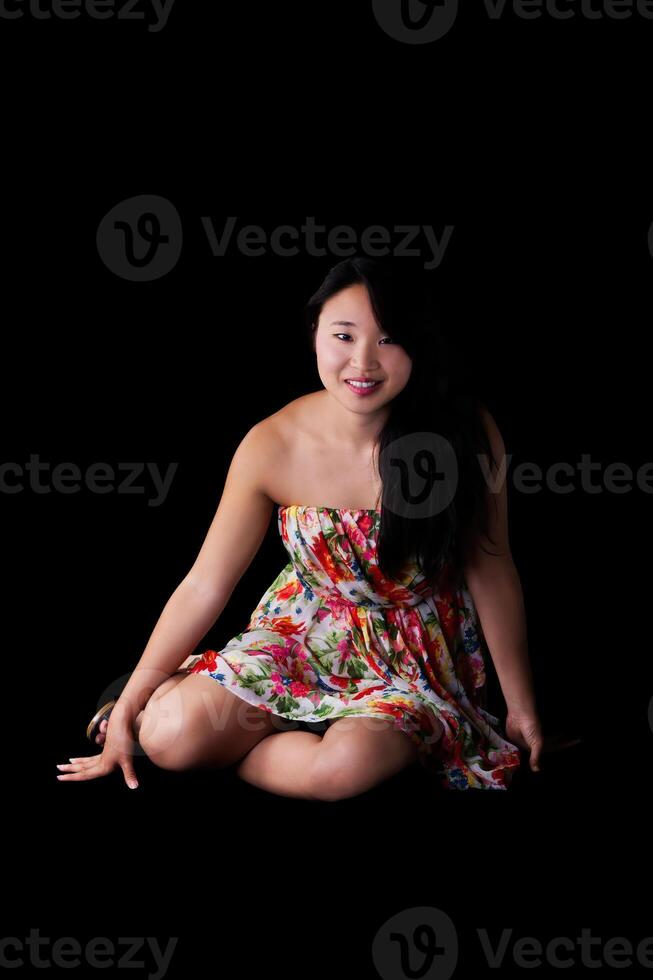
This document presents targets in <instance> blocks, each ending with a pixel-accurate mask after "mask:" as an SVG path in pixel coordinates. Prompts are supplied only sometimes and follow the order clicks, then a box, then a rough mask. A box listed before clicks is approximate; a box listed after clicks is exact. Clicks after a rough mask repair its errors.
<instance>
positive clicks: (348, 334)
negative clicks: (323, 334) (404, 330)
mask: <svg viewBox="0 0 653 980" xmlns="http://www.w3.org/2000/svg"><path fill="white" fill-rule="evenodd" d="M333 336H334V337H351V334H350V333H334V335H333ZM383 339H384V340H388V341H390V343H391V344H394V340H393V339H392V338H391V337H384V338H383Z"/></svg>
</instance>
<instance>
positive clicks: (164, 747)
mask: <svg viewBox="0 0 653 980" xmlns="http://www.w3.org/2000/svg"><path fill="white" fill-rule="evenodd" d="M164 700H165V695H164V696H163V697H161V698H160V699H157V700H156V701H155V702H152V700H151V699H150V701H148V703H147V705H146V706H145V708H144V711H143V718H142V720H141V727H140V730H139V733H138V741H139V743H140V746H141V748H142V749H143V751H144V752H145V754H146V755H147V756H148V757H149V759H150V761H151V762H153V763H154V764H155V765H156V766H159V767H160V768H162V769H177V770H179V769H187V768H189V766H190V764H191V760H190V759H189V753H188V747H187V746H186V745H185V741H186V740H185V739H184V737H183V726H182V723H181V713H180V712H174V711H171V710H167V711H165V712H163V711H161V710H160V704H162V703H163V701H164ZM157 701H158V702H159V703H157Z"/></svg>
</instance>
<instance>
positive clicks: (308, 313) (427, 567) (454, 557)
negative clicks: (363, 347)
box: [304, 256, 497, 584]
mask: <svg viewBox="0 0 653 980" xmlns="http://www.w3.org/2000/svg"><path fill="white" fill-rule="evenodd" d="M411 261H412V260H410V259H407V258H405V257H402V258H395V257H392V256H390V257H389V258H383V259H376V258H371V257H369V256H353V257H351V258H347V259H345V260H343V261H342V262H338V263H337V264H336V265H334V266H333V267H332V268H331V269H330V270H329V272H328V273H327V275H326V277H325V279H324V281H323V282H322V285H321V286H320V287H319V289H318V290H317V292H316V293H314V294H313V296H311V298H310V300H309V301H308V303H307V304H306V306H305V307H304V317H305V321H306V326H307V329H308V342H309V344H310V346H311V349H312V350H313V351H314V350H315V332H316V330H317V325H318V319H319V315H320V312H321V310H322V305H323V303H325V302H326V300H327V299H329V297H331V296H333V295H334V294H335V293H338V292H340V290H342V289H345V288H346V287H347V286H351V285H353V284H354V283H363V284H364V285H365V286H366V288H367V291H368V294H369V297H370V302H371V304H372V308H373V310H374V314H375V316H376V319H377V322H378V324H379V326H380V327H381V329H382V330H383V331H384V332H385V333H387V334H389V335H390V337H391V338H392V340H393V341H394V342H395V343H399V344H401V346H402V347H403V348H404V350H405V351H406V353H407V354H408V355H409V357H410V358H411V359H412V369H411V374H410V377H409V379H408V382H407V384H406V385H405V387H404V388H403V390H402V391H401V392H400V393H399V394H398V395H397V397H396V398H395V399H393V401H392V403H391V405H390V409H391V411H390V415H389V417H388V419H387V421H386V423H385V426H384V427H383V429H382V430H381V432H380V433H379V436H378V439H377V442H376V445H375V450H376V451H377V452H378V460H379V474H380V477H381V482H382V485H383V490H382V506H381V521H380V526H379V534H378V539H377V560H378V563H379V567H380V569H381V571H382V573H383V574H384V575H385V576H386V577H390V578H400V577H401V574H402V571H403V570H404V569H405V565H406V562H409V561H415V560H416V561H417V564H418V568H419V570H420V571H421V572H423V574H424V575H425V576H426V577H427V578H428V579H429V580H436V581H439V580H440V579H441V576H442V575H443V574H446V576H447V578H448V580H450V581H454V582H455V583H457V584H460V582H461V576H462V572H463V562H464V555H465V554H466V553H467V552H466V548H467V545H468V544H469V543H470V542H472V541H476V540H477V536H478V535H479V534H480V533H482V534H483V535H484V536H485V538H487V539H488V540H490V541H492V543H493V544H495V542H494V539H493V538H492V537H490V535H489V534H488V524H487V501H488V497H487V484H486V474H485V473H484V472H483V470H482V468H481V464H480V462H479V459H480V454H485V455H486V456H487V458H488V459H487V465H488V467H489V466H491V467H492V469H491V472H492V474H494V473H495V472H496V467H497V461H496V460H495V459H494V457H493V454H492V449H491V446H490V442H489V439H488V435H487V432H486V429H485V426H484V423H483V420H482V418H481V408H482V406H481V402H480V400H479V396H478V394H477V392H476V390H475V383H474V381H473V378H472V375H471V373H470V372H469V371H468V370H467V367H466V358H465V356H464V351H462V352H461V351H460V350H457V349H456V344H455V343H453V342H452V341H451V339H450V338H449V337H447V335H446V334H445V333H444V331H443V329H442V325H441V322H440V317H439V315H438V313H437V311H436V305H435V301H434V297H433V294H432V291H431V288H430V286H429V283H428V282H427V281H426V278H425V273H424V271H423V269H421V267H420V269H419V270H418V269H417V267H416V266H413V265H412V264H411ZM418 432H419V433H424V432H427V433H437V434H438V437H444V438H445V439H446V440H448V442H449V444H450V445H451V447H452V449H453V452H454V453H455V457H456V462H457V471H458V472H457V478H456V486H455V492H454V493H453V496H452V498H451V500H450V503H449V504H448V506H447V507H446V508H444V509H440V511H439V512H438V513H436V514H432V515H430V516H426V517H421V518H420V517H417V518H416V517H414V516H412V515H409V516H406V515H404V514H402V513H401V510H402V508H401V507H399V508H397V507H395V506H393V501H397V500H400V499H401V495H402V494H404V493H405V487H404V486H403V485H402V475H401V473H400V471H399V470H398V468H397V467H396V466H395V465H393V462H392V460H391V455H392V454H391V453H389V452H384V450H385V449H386V448H387V447H388V446H390V445H391V444H392V443H394V441H395V440H397V439H401V438H402V437H405V436H408V435H409V434H410V433H418ZM481 547H483V550H484V551H486V552H487V549H486V548H485V547H484V545H483V544H481ZM450 576H452V578H450Z"/></svg>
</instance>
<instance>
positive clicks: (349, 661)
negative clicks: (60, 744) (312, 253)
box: [60, 257, 543, 800]
mask: <svg viewBox="0 0 653 980" xmlns="http://www.w3.org/2000/svg"><path fill="white" fill-rule="evenodd" d="M402 263H404V264H402ZM421 275H422V276H423V273H422V274H421ZM306 320H307V333H308V338H309V341H310V343H311V346H312V350H313V351H314V354H315V357H316V359H317V369H318V372H319V376H320V379H321V381H322V384H323V386H324V387H323V388H322V389H321V390H319V391H315V392H312V393H311V394H308V395H305V396H304V397H301V398H298V399H296V400H294V401H292V402H290V403H289V404H288V405H286V406H284V407H283V408H282V409H281V410H280V411H278V412H276V413H274V414H273V415H271V416H269V417H267V418H265V419H263V420H262V421H261V422H259V423H258V424H256V425H255V426H254V427H253V428H252V429H250V431H249V432H247V434H246V435H245V437H244V439H243V440H242V442H241V443H240V445H239V446H238V448H237V450H236V452H235V454H234V457H233V460H232V462H231V466H230V469H229V472H228V475H227V479H226V482H225V487H224V491H223V494H222V497H221V500H220V504H219V506H218V509H217V512H216V514H215V517H214V519H213V522H212V524H211V526H210V528H209V530H208V533H207V536H206V539H205V541H204V543H203V545H202V548H201V550H200V552H199V554H198V556H197V559H196V561H195V563H194V565H193V567H192V568H191V570H190V572H189V573H188V575H187V576H186V578H185V579H184V580H183V581H182V582H181V584H180V585H179V587H178V588H177V589H176V591H175V592H174V593H173V595H172V596H171V598H170V600H169V601H168V603H167V604H166V606H165V608H164V610H163V612H162V614H161V617H160V619H159V621H158V622H157V624H156V627H155V629H154V631H153V633H152V636H151V637H150V639H149V641H148V644H147V646H146V649H145V651H144V653H143V656H142V657H141V659H140V661H139V662H138V664H137V665H136V668H135V669H134V671H133V673H132V674H131V675H130V678H129V681H128V683H127V685H126V687H125V689H124V690H123V692H122V694H121V695H120V697H119V698H118V699H117V700H116V701H115V702H113V701H112V702H110V703H109V705H106V706H105V707H104V709H102V710H101V711H100V712H99V713H98V715H96V717H95V718H94V719H93V721H92V723H91V725H90V726H89V731H88V733H87V734H88V735H89V738H91V739H94V740H95V741H96V742H97V743H98V744H100V745H102V746H103V748H102V752H101V754H100V755H94V756H88V757H82V758H77V759H73V760H71V763H70V765H64V766H60V768H61V769H62V770H64V772H63V774H62V775H61V777H60V778H61V779H63V780H71V781H74V780H83V779H93V778H95V777H96V776H101V775H105V774H106V773H109V772H111V771H113V769H115V768H116V767H117V766H120V767H121V768H122V770H123V773H124V776H125V779H126V781H127V782H128V785H136V774H135V770H134V765H133V756H134V755H135V754H137V753H138V752H139V751H144V752H145V754H147V755H148V756H149V758H150V759H151V760H152V761H153V762H154V763H155V764H157V765H159V766H162V767H164V768H167V769H173V770H180V769H188V768H194V767H221V766H228V765H236V766H237V768H236V772H237V773H238V775H239V776H241V777H242V778H243V779H245V780H247V781H248V782H250V783H252V784H254V785H255V786H258V787H260V788H263V789H266V790H268V791H270V792H273V793H278V794H281V795H285V796H294V797H305V798H310V799H326V800H334V799H341V798H343V797H348V796H353V795H355V794H358V793H361V792H363V791H365V790H367V789H369V788H370V787H372V786H374V785H375V784H377V783H379V782H380V781H382V780H384V779H387V778H388V777H390V776H392V775H393V774H395V773H397V772H399V770H401V769H402V768H403V767H405V766H407V765H414V764H421V765H423V766H424V768H425V769H426V770H427V771H429V772H431V773H432V774H433V775H435V776H436V777H437V778H438V779H439V781H440V783H441V785H442V786H443V787H444V788H446V789H469V788H475V789H506V788H507V787H508V785H509V784H510V780H511V778H512V776H513V774H514V772H515V770H516V769H517V768H518V767H519V765H520V749H521V750H523V749H528V750H529V752H530V766H531V769H533V770H535V771H536V770H538V769H539V756H540V753H541V750H542V745H543V738H542V732H541V725H540V720H539V718H538V714H537V711H536V705H535V697H534V691H533V685H532V676H531V672H530V665H529V662H528V654H527V650H526V627H525V618H524V607H523V600H522V593H521V587H520V582H519V576H518V574H517V570H516V568H515V566H514V563H513V560H512V556H511V552H510V546H509V541H508V528H507V510H506V487H505V473H504V471H503V466H504V465H505V462H504V445H503V441H502V438H501V435H500V433H499V430H498V428H497V426H496V423H495V422H494V420H493V418H492V416H491V415H490V413H489V412H488V411H487V409H486V408H485V407H484V406H483V405H481V404H480V403H479V401H478V399H477V397H475V395H474V393H473V392H472V391H471V390H470V385H469V383H468V382H467V381H465V380H464V374H463V372H461V371H460V366H459V362H457V361H456V360H455V359H454V358H452V356H451V353H450V347H449V346H448V344H447V343H446V341H445V338H444V335H443V334H442V331H441V330H440V329H439V327H438V321H437V317H436V315H435V313H434V310H433V306H432V301H431V296H430V293H429V291H428V289H427V287H426V285H425V283H424V282H423V281H422V279H421V277H420V276H419V275H417V276H416V275H414V274H413V270H412V267H406V266H405V260H402V259H399V260H397V259H388V260H373V259H370V258H366V257H356V258H352V259H347V260H345V261H343V262H340V263H338V264H337V265H336V266H334V267H333V268H332V269H331V271H330V272H329V274H328V275H327V277H326V279H325V281H324V283H323V284H322V286H321V287H320V289H319V290H318V291H317V293H316V294H315V295H314V296H313V297H312V298H311V300H310V301H309V303H308V305H307V307H306ZM438 448H439V449H441V450H442V452H438ZM438 457H439V458H438ZM438 467H440V468H442V467H444V469H445V470H446V471H447V472H446V473H445V478H444V479H442V475H441V474H440V477H439V476H438ZM495 479H496V483H495ZM275 507H277V520H278V527H279V531H280V534H281V537H282V540H283V543H284V546H285V547H286V550H287V551H288V554H289V558H290V561H289V562H288V564H287V565H286V566H285V568H283V570H282V571H281V572H280V574H279V575H278V577H277V578H276V579H275V581H274V582H273V583H272V585H271V586H270V588H269V589H268V590H267V592H266V593H265V594H264V596H263V597H262V598H261V600H260V602H259V604H258V606H257V608H256V609H255V610H254V612H253V613H252V616H251V618H250V621H249V623H248V625H247V628H246V630H245V631H244V632H243V633H239V634H238V635H237V636H235V637H234V638H233V639H231V640H230V641H229V642H228V643H227V645H226V646H225V647H224V648H223V649H222V650H220V651H216V650H211V649H206V650H204V651H203V652H202V654H201V655H200V656H197V655H194V654H193V652H192V651H194V650H195V648H196V645H197V644H198V643H199V642H200V641H201V639H202V637H203V636H204V635H205V634H206V632H207V630H208V629H209V628H210V627H211V626H212V625H213V624H214V623H215V621H216V620H217V618H218V617H219V615H220V613H221V612H222V610H223V609H224V607H225V605H226V603H227V602H228V600H229V598H230V596H231V594H232V592H233V590H234V588H235V586H236V584H237V583H238V581H239V580H240V578H241V577H242V575H243V573H244V572H245V570H246V569H247V568H248V566H249V565H250V563H251V561H252V560H253V558H254V556H255V554H256V552H257V550H258V548H259V546H260V544H261V542H262V540H263V538H264V536H265V533H266V530H267V528H268V526H269V522H270V519H271V517H272V515H273V512H274V509H275ZM488 649H489V652H490V655H491V657H492V659H493V662H494V665H495V667H496V669H497V674H498V677H499V682H500V684H501V689H502V693H503V695H504V697H505V701H506V704H507V719H506V725H505V733H503V734H502V732H501V731H500V726H499V719H498V718H497V717H496V716H494V715H492V714H489V713H488V711H487V710H486V707H485V705H486V699H485V682H486V675H485V665H486V653H487V651H488ZM182 658H183V659H182ZM98 722H99V724H98ZM316 725H317V726H318V727H319V729H320V730H319V731H316V730H315V726H316ZM311 726H313V727H311Z"/></svg>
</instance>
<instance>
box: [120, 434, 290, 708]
mask: <svg viewBox="0 0 653 980" xmlns="http://www.w3.org/2000/svg"><path fill="white" fill-rule="evenodd" d="M281 459H282V456H281V453H280V446H279V441H278V439H277V436H276V427H275V423H274V421H273V420H272V419H271V418H268V419H264V420H263V421H262V422H259V423H258V424H257V425H255V426H253V428H251V429H250V430H249V431H248V432H247V434H246V435H245V437H244V438H243V440H242V441H241V443H240V445H239V446H238V448H237V449H236V452H235V453H234V456H233V459H232V461H231V465H230V467H229V472H228V474H227V478H226V481H225V485H224V490H223V492H222V496H221V499H220V503H219V505H218V508H217V511H216V513H215V516H214V518H213V521H212V523H211V526H210V528H209V530H208V533H207V535H206V538H205V540H204V542H203V544H202V547H201V549H200V551H199V554H198V555H197V558H196V560H195V562H194V564H193V566H192V568H191V569H190V571H189V572H188V574H187V575H186V577H185V578H184V579H183V580H182V581H181V582H180V584H179V585H178V586H177V588H176V589H175V591H174V592H173V593H172V595H171V596H170V598H169V599H168V601H167V603H166V605H165V606H164V608H163V611H162V613H161V616H160V617H159V619H158V621H157V623H156V626H155V627H154V630H153V631H152V635H151V636H150V638H149V640H148V642H147V646H146V647H145V650H144V651H143V655H142V656H141V659H140V660H139V661H138V663H137V664H136V667H135V668H134V671H133V673H132V674H131V676H130V678H129V680H128V682H127V684H126V686H125V688H124V690H123V691H122V693H121V695H120V697H119V698H118V702H117V703H116V705H115V707H114V709H113V711H112V714H111V717H113V716H114V715H116V714H117V715H118V717H120V716H121V715H122V716H124V718H125V719H127V720H128V721H129V720H133V719H135V718H136V716H137V715H138V713H139V711H141V710H142V709H143V708H144V707H145V705H146V704H147V702H148V700H149V699H150V697H151V695H152V693H153V692H154V691H155V690H156V688H157V687H158V686H159V685H160V684H161V683H162V682H163V681H164V680H165V679H166V678H167V677H170V676H171V675H172V674H173V673H174V672H175V671H176V670H177V669H178V668H179V666H180V665H181V664H182V663H183V661H184V660H186V658H187V657H188V656H189V654H191V653H192V652H193V651H194V650H195V648H196V646H197V644H198V643H199V642H200V641H201V639H202V637H203V636H205V635H206V633H207V632H208V630H209V629H210V628H211V627H212V626H213V625H214V623H215V622H216V620H217V619H218V617H219V616H220V614H221V613H222V611H223V609H224V608H225V606H226V604H227V602H228V601H229V598H230V597H231V594H232V592H233V591H234V589H235V587H236V585H237V584H238V582H239V581H240V579H241V578H242V576H243V574H244V573H245V571H246V570H247V568H248V567H249V565H250V564H251V562H252V560H253V558H254V556H255V555H256V553H257V551H258V549H259V548H260V546H261V543H262V541H263V539H264V537H265V534H266V532H267V529H268V527H269V524H270V517H271V514H272V510H273V508H274V501H273V500H271V499H270V497H269V496H268V495H267V493H266V488H267V487H268V486H269V485H270V482H269V480H270V474H271V473H272V472H273V470H274V467H276V466H278V465H280V461H281Z"/></svg>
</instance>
